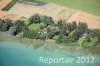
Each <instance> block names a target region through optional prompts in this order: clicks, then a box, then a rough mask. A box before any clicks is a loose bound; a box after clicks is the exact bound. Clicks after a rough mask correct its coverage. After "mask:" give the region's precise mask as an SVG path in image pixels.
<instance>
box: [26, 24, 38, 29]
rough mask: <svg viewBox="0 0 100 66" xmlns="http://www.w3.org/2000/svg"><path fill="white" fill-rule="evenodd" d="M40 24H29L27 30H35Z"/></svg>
mask: <svg viewBox="0 0 100 66" xmlns="http://www.w3.org/2000/svg"><path fill="white" fill-rule="evenodd" d="M39 27H40V24H31V25H30V26H29V27H28V28H29V30H37V29H39Z"/></svg>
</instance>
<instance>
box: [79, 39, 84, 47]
mask: <svg viewBox="0 0 100 66" xmlns="http://www.w3.org/2000/svg"><path fill="white" fill-rule="evenodd" d="M84 41H85V39H84V37H81V38H80V39H79V40H78V45H80V46H82V44H83V43H84Z"/></svg>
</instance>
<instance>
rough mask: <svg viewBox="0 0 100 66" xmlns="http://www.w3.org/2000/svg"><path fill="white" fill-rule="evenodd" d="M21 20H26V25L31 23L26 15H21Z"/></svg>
mask: <svg viewBox="0 0 100 66" xmlns="http://www.w3.org/2000/svg"><path fill="white" fill-rule="evenodd" d="M20 20H22V21H24V22H25V24H26V25H28V24H29V20H28V18H26V17H21V18H20Z"/></svg>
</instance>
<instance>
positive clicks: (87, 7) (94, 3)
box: [38, 0, 100, 16]
mask: <svg viewBox="0 0 100 66" xmlns="http://www.w3.org/2000/svg"><path fill="white" fill-rule="evenodd" d="M38 1H43V2H47V3H56V4H59V5H63V6H67V7H71V8H74V9H79V10H81V11H85V12H88V13H91V14H94V15H98V16H100V0H38Z"/></svg>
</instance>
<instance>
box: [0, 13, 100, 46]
mask: <svg viewBox="0 0 100 66" xmlns="http://www.w3.org/2000/svg"><path fill="white" fill-rule="evenodd" d="M28 21H29V23H28V25H26V24H25V22H24V21H23V20H16V21H12V20H10V19H5V20H2V19H0V31H9V33H10V34H11V35H13V36H16V35H19V34H20V33H23V34H22V35H23V38H25V37H27V38H30V39H41V40H46V39H53V40H55V42H56V43H57V44H62V43H65V44H66V43H71V42H76V41H78V40H79V39H80V38H81V37H84V38H85V42H92V39H95V40H94V44H93V46H96V45H98V44H100V29H89V28H88V26H87V24H86V23H82V22H79V23H78V24H77V23H76V22H72V23H68V22H65V21H64V20H59V21H58V22H57V23H55V22H54V21H53V19H52V17H49V16H41V15H39V14H35V15H33V16H31V17H30V18H29V19H28ZM31 24H40V26H39V29H37V30H29V28H28V26H30V25H31Z"/></svg>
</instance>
